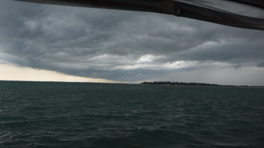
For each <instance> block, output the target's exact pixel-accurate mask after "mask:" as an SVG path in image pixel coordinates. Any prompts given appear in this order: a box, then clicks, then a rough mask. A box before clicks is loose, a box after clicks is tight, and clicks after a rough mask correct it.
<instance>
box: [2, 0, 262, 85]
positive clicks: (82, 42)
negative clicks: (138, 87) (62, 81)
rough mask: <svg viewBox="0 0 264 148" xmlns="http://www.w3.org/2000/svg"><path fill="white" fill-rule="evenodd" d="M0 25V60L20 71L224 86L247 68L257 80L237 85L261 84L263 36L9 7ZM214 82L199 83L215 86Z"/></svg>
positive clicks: (168, 21)
mask: <svg viewBox="0 0 264 148" xmlns="http://www.w3.org/2000/svg"><path fill="white" fill-rule="evenodd" d="M0 20H1V22H0V59H1V60H2V61H7V62H10V63H13V64H15V65H17V66H21V67H31V68H34V69H45V70H52V71H57V72H61V73H65V74H69V75H74V76H81V77H90V78H103V79H108V80H115V81H130V82H134V81H143V80H179V79H178V78H179V77H182V76H184V75H186V74H187V73H188V74H189V75H190V76H189V77H186V78H182V80H185V81H188V79H190V80H193V81H199V80H201V77H203V76H204V75H205V73H208V72H209V73H212V75H213V73H214V72H218V73H219V72H222V73H224V74H223V75H222V77H224V78H221V79H223V81H227V80H229V78H230V77H234V75H235V74H237V72H234V71H238V70H239V69H244V70H245V69H247V70H250V71H251V72H252V73H254V74H256V75H257V76H256V78H255V79H259V81H258V82H256V83H255V82H254V83H250V82H251V81H250V80H251V79H252V77H251V76H250V75H248V76H244V77H245V78H244V77H243V78H242V76H241V79H239V80H237V81H241V80H242V79H246V80H245V81H241V82H244V83H247V84H260V85H261V84H264V80H263V79H262V80H260V78H261V77H262V78H263V77H264V73H263V72H264V71H263V67H264V66H263V62H264V58H263V57H264V32H263V31H254V30H245V29H237V28H233V27H226V26H221V25H217V24H211V23H206V22H201V21H196V20H190V19H185V18H178V17H175V16H170V15H162V14H155V13H145V12H144V13H143V12H130V11H116V10H105V9H89V8H79V7H64V6H50V5H42V4H31V3H23V2H16V1H10V0H1V2H0ZM231 71H233V72H231ZM214 75H215V77H214V76H210V78H209V77H203V80H204V81H208V82H216V81H215V80H216V79H218V78H219V76H218V74H214ZM252 75H253V74H252ZM176 77H177V78H176ZM195 77H197V78H196V79H192V78H195ZM207 78H208V79H207ZM219 80H220V79H219ZM219 80H217V82H218V81H219ZM179 81H181V80H179ZM254 81H255V80H254ZM237 84H239V83H237Z"/></svg>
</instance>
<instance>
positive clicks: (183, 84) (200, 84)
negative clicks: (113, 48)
mask: <svg viewBox="0 0 264 148" xmlns="http://www.w3.org/2000/svg"><path fill="white" fill-rule="evenodd" d="M140 84H143V85H181V86H212V87H257V88H264V86H248V85H218V84H208V83H195V82H190V83H187V82H157V81H154V82H143V83H140Z"/></svg>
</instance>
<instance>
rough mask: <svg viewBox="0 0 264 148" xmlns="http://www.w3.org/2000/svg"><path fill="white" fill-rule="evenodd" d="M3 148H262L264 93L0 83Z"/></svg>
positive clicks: (1, 139)
mask: <svg viewBox="0 0 264 148" xmlns="http://www.w3.org/2000/svg"><path fill="white" fill-rule="evenodd" d="M0 147H3V148H4V147H7V148H23V147H26V148H31V147H45V148H46V147H47V148H51V147H52V148H53V147H54V148H59V147H61V148H78V147H91V148H148V147H151V148H196V147H201V148H218V147H227V148H228V147H232V148H233V147H242V148H243V147H244V148H250V147H252V148H254V147H257V148H263V147H264V89H263V88H228V87H194V86H157V85H156V86H153V85H132V84H130V85H129V84H99V83H94V84H92V83H55V82H53V83H52V82H3V81H2V82H0Z"/></svg>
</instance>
